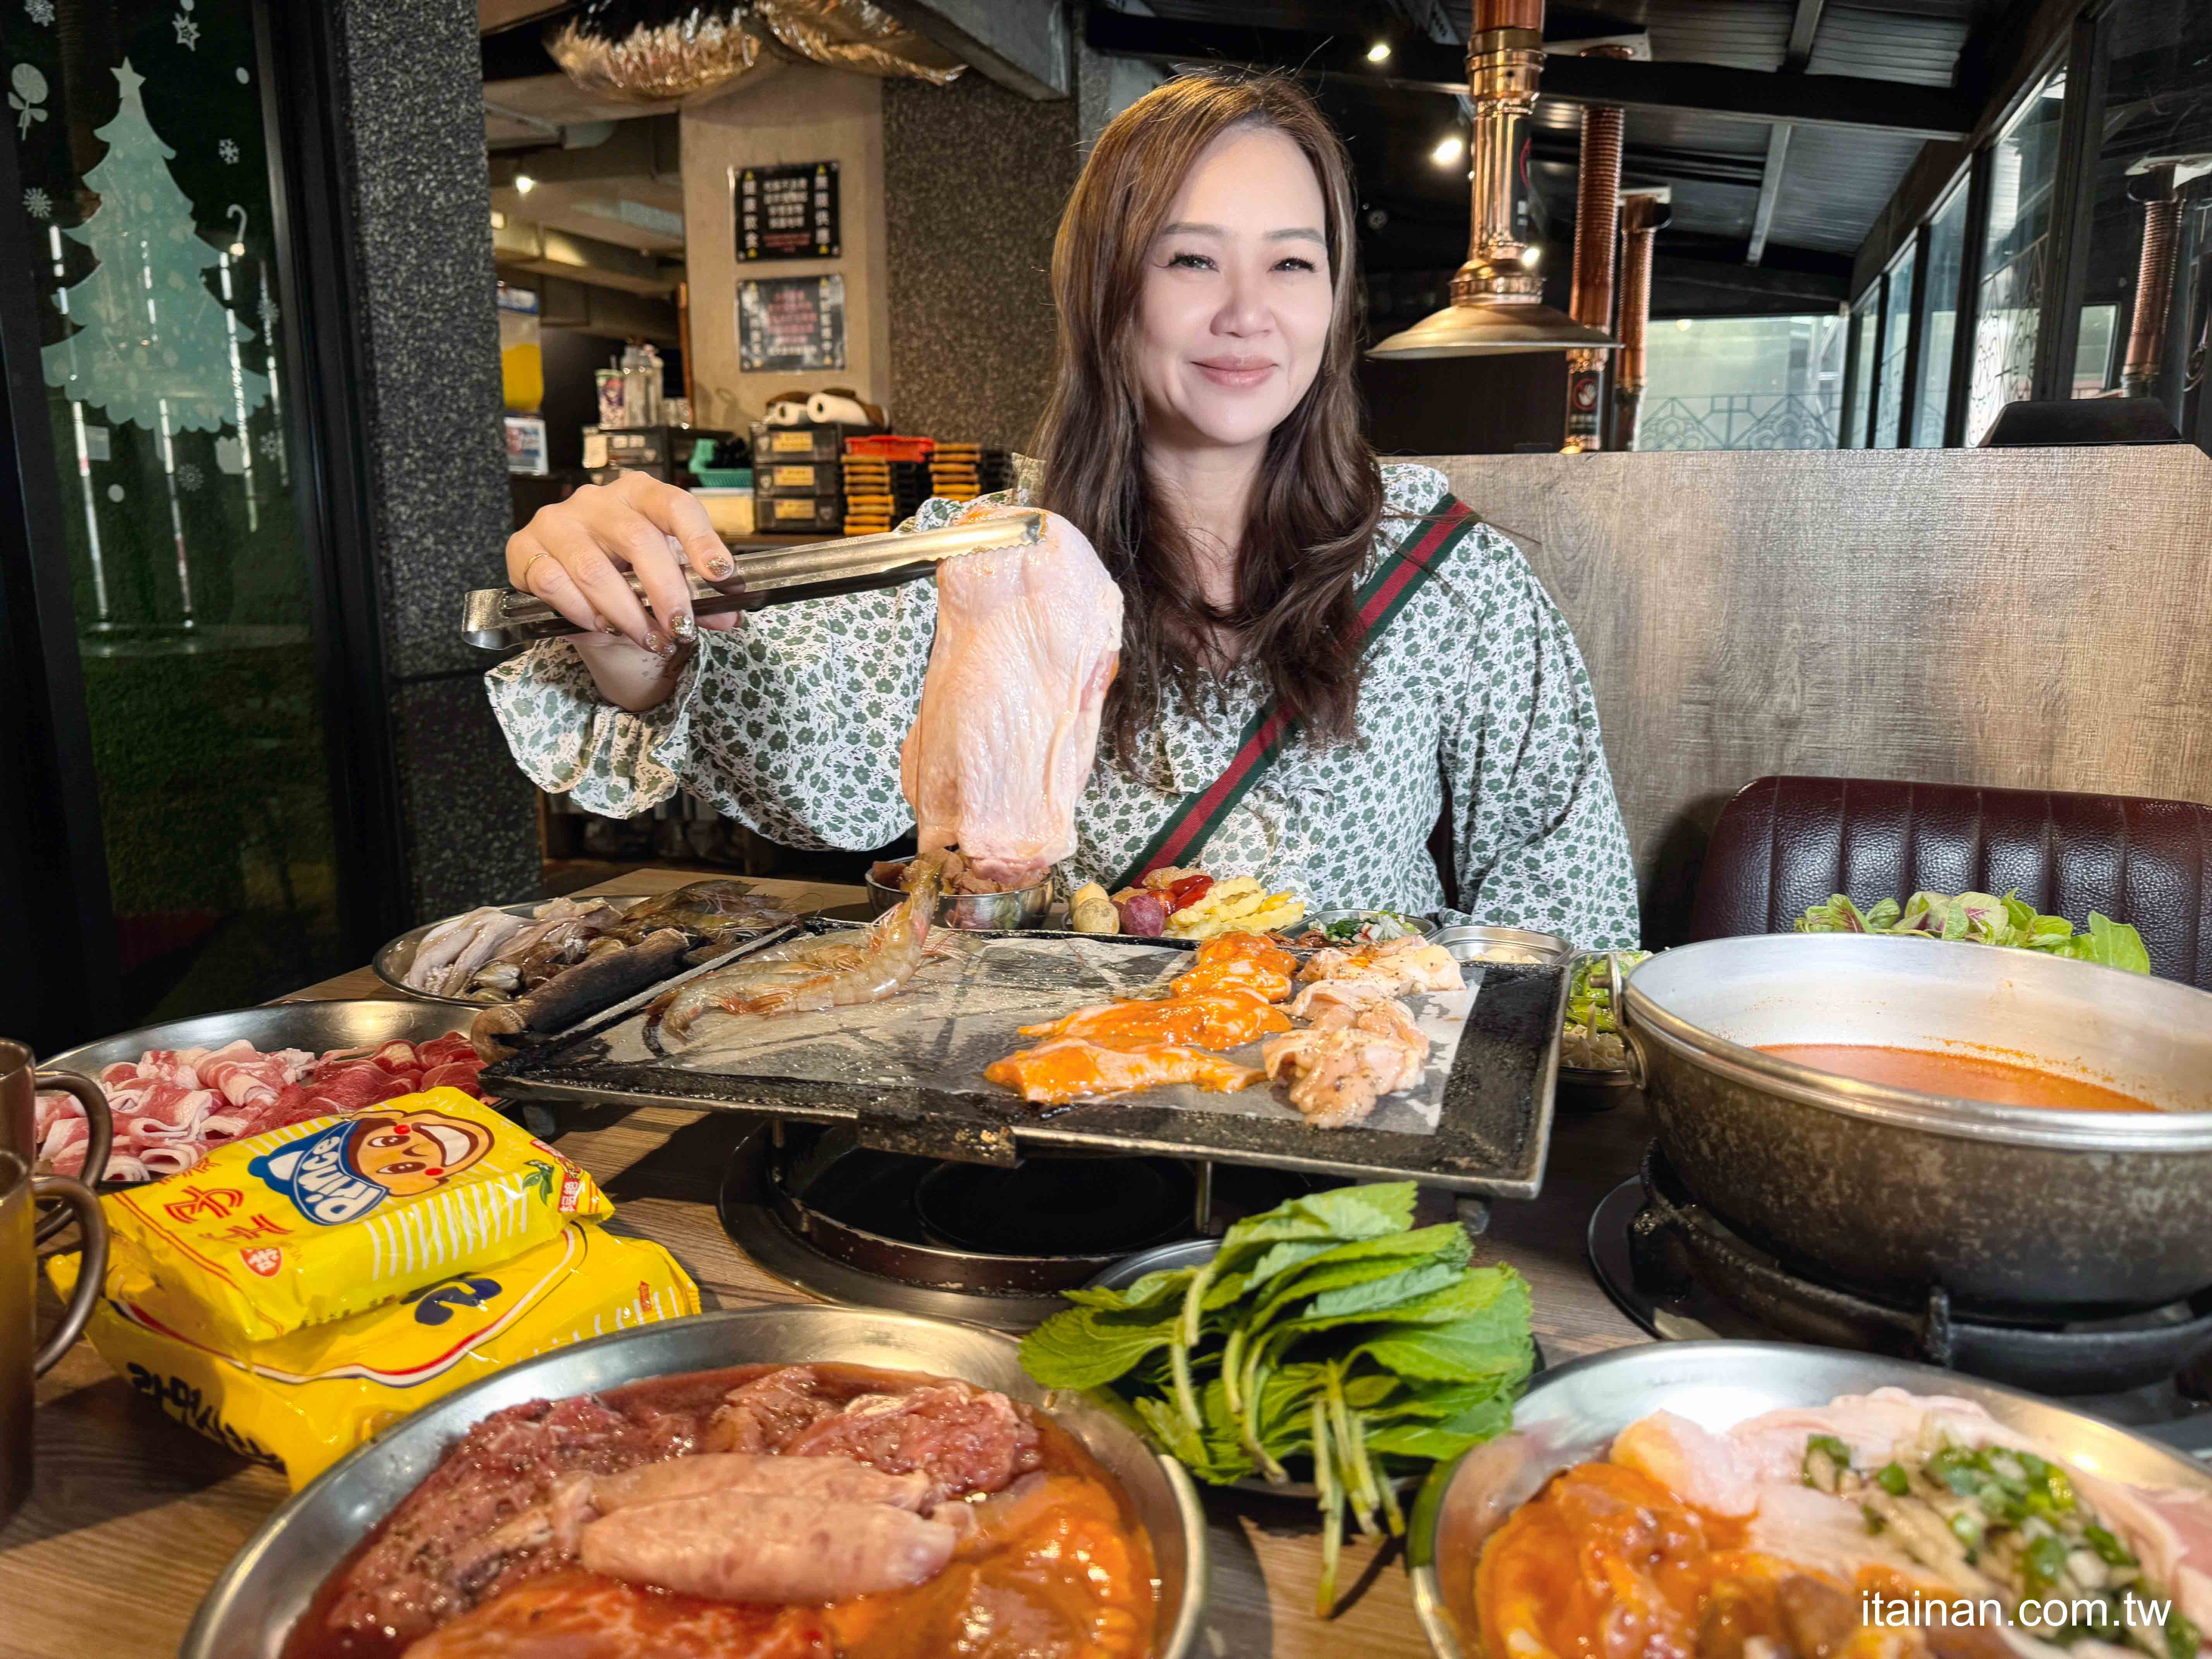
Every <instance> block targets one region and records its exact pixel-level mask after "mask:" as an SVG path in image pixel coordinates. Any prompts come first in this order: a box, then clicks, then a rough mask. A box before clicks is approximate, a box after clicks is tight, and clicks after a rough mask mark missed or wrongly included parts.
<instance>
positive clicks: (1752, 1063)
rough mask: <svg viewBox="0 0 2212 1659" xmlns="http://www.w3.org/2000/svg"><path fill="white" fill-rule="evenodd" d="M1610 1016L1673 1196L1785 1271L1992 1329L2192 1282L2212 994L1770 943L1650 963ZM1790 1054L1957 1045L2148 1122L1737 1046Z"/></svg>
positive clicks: (2114, 1309)
mask: <svg viewBox="0 0 2212 1659" xmlns="http://www.w3.org/2000/svg"><path fill="white" fill-rule="evenodd" d="M1620 1005H1621V1012H1620V1024H1621V1030H1622V1034H1623V1037H1624V1040H1625V1042H1626V1047H1627V1049H1628V1059H1629V1065H1630V1069H1631V1071H1632V1073H1636V1074H1637V1076H1638V1081H1639V1083H1640V1084H1641V1086H1642V1087H1643V1088H1644V1093H1645V1097H1646V1098H1647V1099H1648V1100H1649V1101H1650V1106H1651V1109H1652V1112H1653V1114H1654V1115H1655V1117H1656V1120H1657V1123H1658V1130H1659V1139H1660V1142H1661V1144H1662V1146H1664V1147H1665V1148H1666V1151H1667V1155H1668V1158H1669V1159H1670V1160H1671V1162H1672V1163H1673V1164H1674V1169H1675V1170H1676V1172H1677V1173H1678V1174H1679V1175H1680V1177H1681V1179H1682V1181H1683V1182H1684V1184H1685V1185H1686V1186H1687V1187H1688V1188H1689V1189H1690V1192H1691V1194H1692V1196H1693V1197H1695V1198H1696V1199H1697V1200H1699V1202H1700V1203H1702V1204H1704V1205H1705V1206H1708V1207H1709V1208H1711V1210H1713V1211H1715V1212H1717V1213H1718V1214H1719V1215H1721V1216H1723V1217H1724V1218H1727V1219H1728V1220H1729V1221H1731V1222H1733V1223H1735V1225H1737V1226H1739V1227H1740V1228H1741V1229H1742V1230H1743V1231H1745V1233H1746V1234H1747V1235H1748V1236H1749V1237H1751V1238H1752V1239H1753V1241H1754V1242H1756V1243H1759V1244H1760V1245H1762V1246H1763V1247H1765V1248H1766V1249H1771V1250H1773V1251H1774V1252H1775V1253H1776V1254H1778V1255H1780V1256H1782V1257H1784V1259H1785V1260H1790V1261H1796V1262H1797V1263H1800V1264H1804V1265H1807V1266H1809V1267H1812V1268H1814V1270H1815V1271H1822V1270H1825V1272H1826V1273H1827V1274H1828V1275H1829V1276H1831V1277H1832V1278H1834V1279H1839V1280H1842V1281H1845V1282H1849V1283H1851V1284H1854V1285H1858V1286H1862V1287H1864V1288H1866V1289H1868V1290H1870V1291H1876V1292H1881V1291H1887V1292H1890V1293H1892V1294H1893V1295H1895V1294H1902V1295H1904V1296H1905V1297H1911V1298H1914V1299H1917V1298H1919V1297H1924V1296H1925V1295H1926V1294H1927V1293H1928V1291H1929V1290H1930V1289H1931V1288H1933V1287H1935V1286H1937V1285H1940V1286H1942V1288H1943V1289H1944V1290H1945V1291H1948V1293H1949V1295H1950V1297H1951V1298H1952V1301H1953V1303H1954V1305H1955V1306H1957V1307H1959V1308H1960V1309H1961V1310H1978V1311H1980V1312H1983V1313H1984V1314H1985V1315H1993V1316H1999V1317H2002V1316H2006V1315H2008V1314H2010V1315H2015V1316H2022V1317H2043V1318H2051V1317H2068V1318H2076V1317H2093V1316H2099V1315H2102V1314H2117V1313H2120V1312H2124V1311H2126V1310H2139V1309H2146V1308H2152V1307H2156V1306H2159V1305H2160V1304H2165V1303H2168V1302H2172V1301H2174V1300H2176V1299H2178V1298H2180V1297H2187V1296H2190V1295H2192V1294H2193V1293H2195V1292H2197V1291H2202V1290H2203V1289H2205V1287H2206V1286H2208V1285H2212V994H2206V993H2204V992H2203V991H2198V990H2194V989H2192V988H2191V987H2187V986H2185V985H2179V984H2176V983H2174V982H2172V981H2167V980H2160V979H2151V978H2148V977H2145V976H2142V975H2135V974H2126V973H2121V972H2119V971H2118V970H2117V969H2109V968H2099V967H2094V966H2092V965H2090V964H2088V963H2079V962H2073V961H2069V960H2065V959H2063V958H2059V957H2047V956H2044V955H2041V954H2039V953H2037V952H2032V951H2013V950H2000V949H1996V948H1992V947H1990V946H1985V945H1963V944H1943V943H1939V942H1936V941H1930V940H1923V939H1896V938H1887V937H1877V936H1869V935H1857V934H1835V935H1818V936H1807V935H1802V934H1789V933H1783V934H1768V935H1760V936H1754V937H1749V938H1742V939H1713V940H1710V941H1708V942H1706V943H1705V944H1701V945H1688V946H1686V947H1684V948H1682V949H1680V950H1676V951H1666V952H1664V953H1662V955H1659V956H1656V957H1652V958H1651V959H1650V961H1648V962H1645V963H1643V964H1641V965H1640V966H1639V967H1638V968H1637V969H1636V970H1635V971H1634V972H1633V973H1632V975H1630V977H1629V980H1628V984H1627V987H1626V992H1625V994H1623V996H1622V997H1621V999H1620ZM1792 1042H1821V1043H1877V1044H1887V1045H1890V1046H1893V1047H1899V1048H1924V1049H1934V1050H1951V1051H1954V1052H1962V1053H1980V1054H1985V1055H1988V1056H1989V1057H1990V1058H1995V1059H2003V1060H2014V1061H2015V1062H2017V1063H2021V1064H2031V1065H2039V1066H2045V1067H2048V1068H2050V1069H2052V1070H2055V1071H2059V1072H2063V1073H2071V1074H2072V1075H2075V1076H2077V1077H2081V1078H2084V1079H2089V1080H2092V1081H2095V1082H2099V1083H2102V1084H2104V1085H2106V1086H2107V1087H2110V1088H2114V1089H2118V1090H2120V1091H2124V1092H2125V1093H2128V1094H2131V1095H2135V1096H2136V1097H2139V1098H2142V1099H2143V1100H2146V1101H2148V1102H2149V1103H2152V1104H2154V1105H2155V1106H2158V1107H2160V1108H2161V1109H2160V1110H2158V1111H2153V1112H2092V1111H2068V1110H2055V1109H2043V1108H2021V1107H2003V1106H1991V1105H1987V1104H1984V1103H1976V1102H1972V1101H1966V1100H1960V1099H1953V1098H1947V1097H1941V1096H1936V1095H1928V1094H1921V1093H1917V1092H1915V1091H1911V1090H1905V1089H1897V1088H1889V1087H1885V1086H1882V1085H1875V1084H1869V1083H1862V1082H1858V1081H1856V1080H1853V1079H1848V1078H1840V1077H1837V1076H1834V1075H1832V1074H1831V1073H1824V1072H1818V1071H1814V1070H1812V1069H1810V1068H1808V1067H1807V1066H1801V1065H1797V1064H1796V1063H1794V1062H1792V1061H1790V1060H1783V1059H1781V1058H1779V1057H1778V1056H1776V1055H1773V1054H1763V1053H1761V1052H1759V1048H1760V1045H1764V1044H1770V1043H1792Z"/></svg>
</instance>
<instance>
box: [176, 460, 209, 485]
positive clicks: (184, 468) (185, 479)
mask: <svg viewBox="0 0 2212 1659" xmlns="http://www.w3.org/2000/svg"><path fill="white" fill-rule="evenodd" d="M205 482H206V477H205V475H204V474H203V473H202V472H201V471H200V470H199V468H198V467H197V466H196V465H193V464H192V463H191V462H190V461H185V462H182V463H180V464H179V465H178V467H177V488H178V489H184V490H194V489H198V488H199V487H200V485H201V484H203V483H205Z"/></svg>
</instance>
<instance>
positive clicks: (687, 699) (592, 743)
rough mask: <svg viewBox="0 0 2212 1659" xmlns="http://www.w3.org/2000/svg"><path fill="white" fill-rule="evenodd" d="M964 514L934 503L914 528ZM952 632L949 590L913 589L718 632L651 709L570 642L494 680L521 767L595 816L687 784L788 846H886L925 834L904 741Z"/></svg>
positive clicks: (757, 614) (546, 646)
mask: <svg viewBox="0 0 2212 1659" xmlns="http://www.w3.org/2000/svg"><path fill="white" fill-rule="evenodd" d="M957 507H958V503H957V502H953V501H943V500H932V501H929V502H927V504H925V506H924V507H923V508H922V510H921V512H919V513H916V514H915V517H914V518H912V519H910V520H908V521H907V522H906V523H905V524H904V525H902V526H900V528H901V529H902V530H915V529H935V528H937V527H939V526H941V525H943V524H944V523H945V521H946V520H949V519H950V518H951V515H952V513H954V512H955V511H957ZM936 631H937V588H936V585H935V584H934V583H932V582H908V583H905V584H903V585H902V586H898V587H894V588H887V589H884V590H881V591H878V592H872V593H848V594H842V595H840V596H838V597H837V598H835V599H814V600H810V601H808V602H806V603H805V604H801V605H770V606H769V607H768V608H766V609H765V610H762V611H750V612H748V613H747V614H746V616H745V617H744V620H743V621H742V622H740V623H738V626H737V627H735V628H732V629H708V630H703V631H702V633H701V635H700V636H699V647H698V649H697V650H696V652H695V653H693V655H692V659H691V660H690V663H689V664H688V665H685V668H684V674H683V677H682V678H680V679H679V680H678V682H677V684H676V689H675V690H674V691H673V692H671V694H670V695H669V696H668V699H667V701H665V702H663V703H661V704H660V705H659V707H657V708H648V709H647V710H645V711H644V712H643V713H641V714H631V713H629V711H627V710H625V709H621V708H615V707H614V706H613V705H611V703H608V702H605V701H604V700H603V699H602V698H601V697H600V696H599V691H598V688H597V687H596V686H594V685H593V684H592V677H591V672H590V671H589V670H588V669H586V667H585V666H584V664H583V661H582V659H580V658H579V657H578V656H577V654H576V652H575V649H574V647H573V646H571V645H570V644H568V641H565V640H548V641H544V642H543V643H541V644H538V645H535V646H532V647H531V648H530V649H529V650H527V651H526V652H524V653H521V654H520V656H517V657H513V658H510V659H508V660H507V661H506V662H503V663H501V665H499V666H498V667H496V668H495V669H493V670H492V671H491V672H490V673H489V674H487V675H486V676H485V677H484V678H485V684H486V685H487V686H488V687H489V690H490V694H491V703H492V708H493V711H494V712H495V714H497V715H498V717H499V722H500V725H501V727H502V728H503V729H504V731H505V732H506V733H507V746H508V748H510V749H511V750H513V753H514V758H515V763H516V764H518V765H519V766H520V767H521V768H522V769H523V771H524V772H525V773H526V775H528V776H529V778H530V780H531V781H532V782H533V783H535V784H537V785H538V787H539V788H541V789H544V790H547V791H549V792H550V793H556V794H558V793H562V792H564V791H565V792H566V793H568V794H569V795H570V796H571V797H573V798H574V800H575V802H576V804H577V805H580V806H583V807H586V808H587V809H589V810H590V811H594V812H603V813H605V814H606V815H607V816H609V817H634V816H635V815H636V814H637V813H640V812H643V811H649V810H651V809H652V808H653V807H654V806H657V805H659V804H660V803H661V802H662V801H664V800H666V799H668V798H669V797H670V796H671V795H672V794H673V793H675V792H676V791H677V789H678V788H679V787H681V788H683V789H685V790H688V791H689V792H690V793H692V794H694V795H696V796H697V797H698V798H699V799H701V800H702V801H704V802H706V803H707V804H708V805H710V806H712V807H713V808H714V810H715V811H718V812H721V813H723V814H725V815H726V816H727V817H732V818H735V819H737V820H738V822H739V823H744V824H745V825H747V826H748V827H749V828H750V829H753V830H755V831H757V833H759V834H761V835H763V836H767V837H768V838H769V840H771V841H775V842H781V843H782V844H783V845H785V846H787V847H842V848H869V847H880V846H882V845H884V843H885V842H890V841H893V840H896V838H897V837H898V836H901V835H902V834H903V833H905V831H907V830H908V829H911V828H912V827H913V825H914V815H913V813H911V812H910V811H908V809H907V805H906V800H905V798H904V797H903V796H902V794H901V793H900V792H899V746H900V744H902V742H903V741H904V740H905V738H906V732H907V727H908V726H911V725H912V724H913V723H914V713H915V708H916V706H917V705H918V704H919V703H920V702H921V676H922V671H923V669H924V668H925V667H926V666H927V664H928V661H929V646H930V641H931V640H932V639H933V637H934V635H935V634H936Z"/></svg>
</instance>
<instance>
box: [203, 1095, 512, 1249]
mask: <svg viewBox="0 0 2212 1659" xmlns="http://www.w3.org/2000/svg"><path fill="white" fill-rule="evenodd" d="M491 1146H492V1136H491V1132H490V1131H489V1129H487V1128H485V1127H484V1126H483V1125H482V1124H480V1123H471V1122H470V1121H468V1120H467V1119H465V1118H459V1117H453V1116H451V1115H447V1113H444V1112H398V1113H394V1112H374V1111H372V1112H369V1113H367V1114H365V1115H362V1116H360V1117H355V1118H345V1119H341V1120H340V1121H337V1122H335V1123H332V1124H331V1126H330V1127H327V1128H325V1129H324V1130H323V1131H322V1132H321V1133H319V1134H316V1135H313V1136H311V1137H310V1138H308V1139H306V1140H299V1141H295V1142H293V1143H292V1144H291V1145H290V1146H283V1147H280V1148H278V1149H277V1150H276V1152H266V1153H264V1154H263V1155H262V1156H261V1157H259V1158H255V1159H254V1160H253V1161H252V1163H251V1164H248V1165H247V1166H246V1168H247V1170H249V1171H250V1172H251V1173H252V1175H254V1176H258V1178H259V1179H260V1180H261V1181H263V1182H265V1183H266V1184H267V1185H268V1186H270V1188H274V1189H275V1190H276V1191H277V1192H280V1193H283V1194H284V1195H285V1196H286V1197H288V1198H289V1199H290V1200H292V1202H293V1204H294V1205H295V1206H296V1207H297V1208H298V1210H299V1212H300V1213H301V1215H303V1216H305V1217H307V1219H308V1220H310V1221H312V1222H314V1223H315V1224H316V1225H319V1226H324V1227H336V1226H341V1225H344V1224H345V1223H347V1222H349V1221H358V1220H359V1219H361V1218H362V1217H363V1216H365V1215H367V1214H368V1212H370V1211H371V1210H374V1208H376V1206H378V1205H380V1204H381V1203H383V1202H384V1200H386V1198H416V1197H420V1196H421V1195H422V1194H424V1193H428V1192H434V1191H435V1190H436V1189H437V1188H440V1187H442V1186H444V1185H445V1184H446V1183H447V1182H449V1181H451V1180H452V1179H453V1177H454V1176H457V1175H459V1174H460V1173H461V1171H463V1170H466V1169H467V1168H469V1167H470V1166H471V1164H475V1163H477V1161H478V1160H479V1159H481V1158H483V1156H484V1154H485V1153H486V1152H489V1151H490V1150H491Z"/></svg>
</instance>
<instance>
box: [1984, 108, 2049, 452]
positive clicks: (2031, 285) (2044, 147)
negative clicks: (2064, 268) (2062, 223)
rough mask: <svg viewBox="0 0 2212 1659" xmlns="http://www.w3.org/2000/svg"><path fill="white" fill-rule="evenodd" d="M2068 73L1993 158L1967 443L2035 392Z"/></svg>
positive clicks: (2011, 128) (2021, 117)
mask: <svg viewBox="0 0 2212 1659" xmlns="http://www.w3.org/2000/svg"><path fill="white" fill-rule="evenodd" d="M2065 93H2066V77H2065V76H2064V74H2063V72H2062V73H2060V74H2057V75H2054V76H2051V78H2050V79H2049V80H2048V81H2046V82H2044V84H2043V85H2042V86H2040V87H2039V88H2037V89H2036V90H2035V92H2034V93H2033V94H2032V95H2031V96H2030V97H2029V98H2028V100H2027V103H2026V104H2024V105H2022V106H2021V108H2020V110H2019V111H2018V112H2016V113H2015V115H2014V116H2013V118H2012V120H2011V121H2010V123H2008V125H2007V126H2006V127H2005V130H2004V131H2003V133H2002V135H2001V136H2000V137H1998V139H1997V142H1996V145H1995V147H1994V148H1993V149H1991V151H1990V219H1989V226H1988V229H1987V234H1986V240H1985V241H1984V246H1983V249H1982V268H1981V270H1980V272H1979V273H1978V276H1977V282H1978V286H1979V289H1980V304H1979V307H1978V315H1977V316H1976V318H1975V319H1974V368H1973V378H1972V380H1971V382H1970V383H1969V385H1968V389H1967V401H1966V441H1967V442H1968V443H1970V444H1976V443H1979V442H1980V441H1982V437H1983V435H1984V434H1985V433H1987V432H1988V431H1989V429H1990V423H1991V422H1994V421H1995V420H1996V417H1997V411H1998V410H2001V409H2002V408H2003V407H2004V406H2005V405H2006V404H2008V403H2015V402H2017V401H2018V400H2020V399H2021V398H2027V397H2030V396H2032V395H2033V386H2034V376H2035V336H2036V324H2037V320H2038V317H2039V313H2040V311H2041V308H2042V306H2043V291H2044V276H2045V270H2044V265H2045V254H2046V252H2047V251H2048V249H2049V246H2050V240H2051V180H2052V178H2053V176H2054V175H2055V174H2056V173H2057V167H2058V117H2059V112H2060V109H2061V106H2062V105H2063V100H2064V98H2065Z"/></svg>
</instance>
